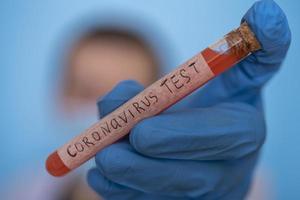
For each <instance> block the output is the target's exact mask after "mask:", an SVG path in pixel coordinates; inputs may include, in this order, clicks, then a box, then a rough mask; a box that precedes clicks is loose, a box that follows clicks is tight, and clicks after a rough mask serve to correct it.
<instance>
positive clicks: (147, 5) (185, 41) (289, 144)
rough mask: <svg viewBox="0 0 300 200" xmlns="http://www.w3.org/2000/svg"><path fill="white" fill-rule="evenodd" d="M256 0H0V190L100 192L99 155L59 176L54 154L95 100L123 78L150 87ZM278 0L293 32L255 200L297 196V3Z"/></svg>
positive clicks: (270, 88)
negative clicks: (93, 172)
mask: <svg viewBox="0 0 300 200" xmlns="http://www.w3.org/2000/svg"><path fill="white" fill-rule="evenodd" d="M253 3H254V1H253V0H244V1H239V0H227V1H219V0H209V1H197V0H188V1H180V0H176V1H174V0H172V1H171V0H168V1H158V0H153V1H133V0H102V1H98V0H86V1H70V0H65V1H58V0H44V1H33V0H27V1H20V0H19V1H16V0H2V1H1V2H0V25H1V28H0V45H1V48H0V69H1V71H0V77H1V78H0V86H1V100H0V107H1V112H0V123H1V144H0V153H1V157H0V162H1V163H0V198H1V199H4V200H6V199H33V200H35V199H44V200H47V199H49V200H50V199H51V200H63V199H74V200H76V199H99V197H97V195H95V194H94V193H93V192H92V191H91V190H90V189H89V188H88V186H87V185H86V181H85V172H86V170H87V169H88V168H89V166H91V165H93V161H91V162H89V163H87V164H86V165H85V166H83V167H81V168H80V169H78V170H76V172H75V173H72V174H71V175H68V176H66V177H65V178H62V179H57V178H53V177H51V176H50V175H48V174H47V173H46V171H45V169H44V163H45V159H46V157H47V156H48V154H49V153H51V151H53V150H54V149H56V148H57V147H58V146H60V145H62V144H63V143H64V142H66V141H67V140H69V139H70V138H72V137H73V136H74V135H76V134H78V133H79V132H80V131H82V130H83V129H85V128H86V127H88V126H89V125H90V124H91V123H93V122H95V121H96V120H97V110H96V101H97V98H98V97H99V96H101V95H103V94H105V92H107V91H109V90H110V89H111V88H112V87H113V86H114V85H115V84H116V83H117V82H119V81H120V80H123V79H135V80H138V81H139V82H141V83H143V84H144V85H145V86H147V85H148V84H150V83H151V82H153V81H154V80H156V79H157V78H158V77H160V76H161V75H162V74H164V73H166V72H169V71H170V70H171V69H172V68H174V67H176V66H177V65H179V64H181V63H182V62H183V61H185V60H186V59H188V58H190V57H191V56H193V55H194V54H196V53H198V52H199V51H200V50H202V49H203V48H205V47H206V46H208V45H209V44H211V43H212V42H214V41H215V40H217V39H219V38H220V37H221V36H222V35H224V34H226V33H227V32H228V31H230V30H231V29H233V28H234V27H237V26H238V25H239V22H240V19H241V17H242V16H243V14H244V13H245V12H246V11H247V9H248V8H250V6H251V5H252V4H253ZM277 3H278V4H279V5H280V6H281V8H282V9H283V10H284V11H285V13H286V15H287V17H288V20H289V23H290V27H291V30H292V35H293V40H292V44H291V48H290V51H289V53H288V56H287V59H286V61H285V63H284V65H283V66H282V69H281V71H280V72H279V73H278V74H277V75H276V77H275V78H274V79H272V81H271V82H270V83H269V84H268V85H267V87H266V88H265V91H264V96H265V101H264V103H265V109H266V118H267V127H268V136H267V140H266V144H265V145H264V148H263V153H262V158H261V160H260V163H259V166H258V168H257V171H256V177H255V181H254V184H253V187H252V191H251V194H250V196H249V197H248V198H249V199H300V193H299V185H300V173H299V171H298V170H299V169H300V159H299V153H300V145H299V143H300V134H299V133H298V132H299V129H300V123H299V120H300V105H299V102H300V95H299V89H300V78H299V77H297V75H298V74H300V68H299V67H298V60H297V58H299V51H300V25H299V19H300V13H299V10H300V2H298V1H293V0H277ZM297 133H298V134H297Z"/></svg>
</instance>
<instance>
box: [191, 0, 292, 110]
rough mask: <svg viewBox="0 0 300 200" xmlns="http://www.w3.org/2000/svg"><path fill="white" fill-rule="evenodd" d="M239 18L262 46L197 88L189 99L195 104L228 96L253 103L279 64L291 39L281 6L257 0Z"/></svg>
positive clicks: (208, 103) (219, 100)
mask: <svg viewBox="0 0 300 200" xmlns="http://www.w3.org/2000/svg"><path fill="white" fill-rule="evenodd" d="M242 21H246V22H247V23H248V24H249V26H250V27H251V30H252V31H253V32H254V33H255V35H256V37H257V39H258V40H259V42H260V44H261V46H262V50H259V51H257V52H255V53H254V54H252V55H250V56H249V57H248V58H246V59H245V60H243V61H242V62H240V63H239V64H237V65H236V66H235V67H233V68H231V69H230V70H228V71H227V72H225V73H223V74H222V75H220V76H219V77H217V78H216V79H214V80H213V81H211V82H210V83H209V84H208V85H207V87H205V88H203V90H201V91H199V93H197V95H195V96H194V97H193V100H191V102H192V103H193V104H194V106H195V107H199V106H211V105H215V104H217V103H219V102H224V101H228V100H235V101H243V102H247V103H251V104H252V105H255V104H256V103H257V101H258V100H259V98H260V96H259V92H260V89H261V87H262V86H263V85H264V84H265V83H266V82H267V81H268V80H269V79H270V78H271V77H272V76H273V75H274V73H275V72H276V71H278V69H279V67H280V65H281V64H282V62H283V60H284V58H285V56H286V53H287V51H288V48H289V45H290V42H291V32H290V28H289V24H288V21H287V18H286V16H285V14H284V12H283V11H282V10H281V8H280V7H279V6H278V5H277V4H276V3H275V2H274V1H273V0H261V1H258V2H256V3H255V4H254V5H253V6H252V7H251V8H250V9H249V10H248V12H247V13H246V14H245V16H244V17H243V19H242ZM189 106H191V104H189Z"/></svg>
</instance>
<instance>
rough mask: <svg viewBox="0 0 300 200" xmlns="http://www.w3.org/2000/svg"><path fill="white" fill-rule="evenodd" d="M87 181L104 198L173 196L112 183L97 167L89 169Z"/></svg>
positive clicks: (146, 199)
mask: <svg viewBox="0 0 300 200" xmlns="http://www.w3.org/2000/svg"><path fill="white" fill-rule="evenodd" d="M87 181H88V184H89V186H90V187H91V188H92V189H93V190H94V191H96V192H97V193H98V194H99V195H100V196H101V197H102V198H104V199H114V200H118V199H120V200H127V199H128V200H131V199H143V200H153V199H157V200H169V199H170V200H173V199H174V197H167V196H157V195H154V194H149V193H145V192H141V191H138V190H135V189H132V188H128V187H126V186H122V185H120V184H117V183H114V182H112V181H110V180H109V179H107V178H105V177H104V176H103V175H102V174H101V173H100V171H99V170H98V169H97V168H94V169H91V170H89V172H88V175H87ZM175 199H177V198H175Z"/></svg>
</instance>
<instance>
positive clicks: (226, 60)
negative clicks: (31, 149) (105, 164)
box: [46, 22, 261, 176]
mask: <svg viewBox="0 0 300 200" xmlns="http://www.w3.org/2000/svg"><path fill="white" fill-rule="evenodd" d="M260 48H261V47H260V44H259V42H258V40H257V39H256V37H255V35H254V34H253V32H252V31H251V29H250V27H249V26H248V24H247V23H246V22H244V23H242V24H241V25H240V27H239V28H237V29H235V30H233V31H231V32H229V33H228V34H227V35H225V36H224V37H223V38H222V39H220V40H219V41H218V42H216V43H214V44H213V45H211V46H209V47H208V48H206V49H204V50H203V51H202V52H200V53H198V54H197V55H195V56H194V57H192V58H191V59H189V60H188V61H186V62H185V63H184V64H182V65H180V66H179V67H178V68H176V69H175V70H174V71H172V72H171V73H169V74H167V75H165V76H164V77H162V78H161V79H159V80H158V81H156V82H154V83H153V84H152V85H150V86H149V87H147V88H146V89H145V90H143V91H142V92H140V93H139V94H137V95H136V96H135V97H133V98H131V99H130V100H128V101H127V102H126V103H124V104H123V105H121V106H120V107H118V108H117V109H116V110H114V111H113V112H111V113H110V114H108V115H107V116H105V117H104V118H102V119H101V120H100V121H98V122H97V123H95V124H94V125H92V126H91V127H90V128H88V129H86V130H85V131H83V132H82V133H81V134H79V135H78V136H76V137H75V138H73V139H72V140H71V141H69V142H67V143H66V144H64V145H63V146H62V147H60V148H59V149H57V150H56V151H55V152H54V153H52V154H51V155H50V156H49V157H48V159H47V161H46V168H47V170H48V172H49V173H50V174H51V175H53V176H62V175H65V174H67V173H68V172H70V171H71V170H73V169H75V168H77V167H78V166H80V165H81V164H83V163H84V162H86V161H87V160H89V159H90V158H91V157H93V156H94V155H95V154H96V153H97V152H99V151H100V150H101V149H103V148H105V147H106V146H108V145H110V144H112V143H114V142H116V141H117V140H119V139H120V138H122V137H124V136H125V135H127V134H128V133H129V132H130V130H131V129H132V128H133V126H134V125H135V124H137V123H138V122H139V121H141V120H143V119H145V118H148V117H151V116H154V115H157V114H159V113H160V112H162V111H164V110H166V109H167V108H169V107H170V106H171V105H173V104H175V103H176V102H178V101H179V100H180V99H182V98H184V97H185V96H187V95H189V94H190V93H192V92H193V91H195V90H196V89H197V88H199V87H201V86H202V85H204V84H205V83H206V82H208V81H209V80H211V79H212V78H214V77H216V76H217V75H219V74H220V73H222V72H223V71H225V70H227V69H229V68H230V67H232V66H234V65H235V64H236V63H238V62H240V61H241V60H242V59H244V58H245V57H247V56H248V55H250V54H251V53H252V52H254V51H257V50H259V49H260ZM162 134H163V133H162Z"/></svg>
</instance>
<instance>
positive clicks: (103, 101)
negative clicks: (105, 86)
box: [97, 80, 144, 118]
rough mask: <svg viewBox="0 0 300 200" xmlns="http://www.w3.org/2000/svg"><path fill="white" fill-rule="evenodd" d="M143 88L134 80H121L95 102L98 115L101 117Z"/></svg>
mask: <svg viewBox="0 0 300 200" xmlns="http://www.w3.org/2000/svg"><path fill="white" fill-rule="evenodd" d="M143 89H144V87H143V86H142V85H141V84H139V83H138V82H136V81H133V80H125V81H121V82H120V83H118V84H117V85H116V86H115V87H114V88H113V89H112V90H111V91H110V92H108V93H107V94H106V95H104V96H103V97H101V98H100V99H99V101H98V102H97V107H98V112H99V117H100V118H103V117H104V116H105V115H107V114H108V113H110V112H112V111H113V110H115V109H116V108H118V107H119V106H121V105H122V104H124V103H125V102H126V101H128V100H129V99H131V98H132V97H134V96H135V95H137V94H138V93H139V92H140V91H142V90H143Z"/></svg>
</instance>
